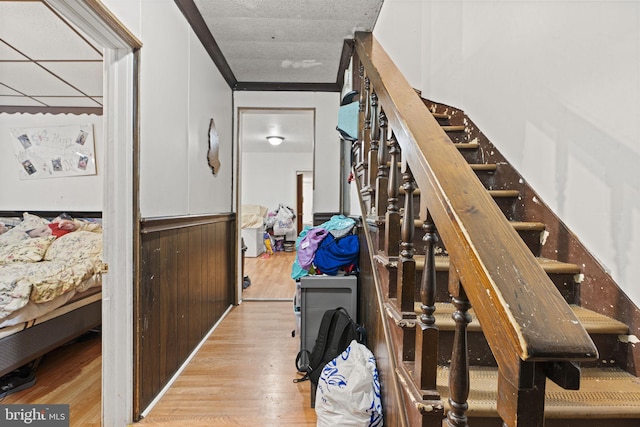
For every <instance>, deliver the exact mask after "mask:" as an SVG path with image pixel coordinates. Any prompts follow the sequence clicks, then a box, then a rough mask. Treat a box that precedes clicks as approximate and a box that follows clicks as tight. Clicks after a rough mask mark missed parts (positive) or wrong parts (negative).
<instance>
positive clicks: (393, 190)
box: [384, 134, 400, 258]
mask: <svg viewBox="0 0 640 427" xmlns="http://www.w3.org/2000/svg"><path fill="white" fill-rule="evenodd" d="M389 156H390V163H391V167H390V168H389V186H388V187H387V193H388V195H389V198H388V199H387V201H388V205H387V212H386V214H385V222H386V226H385V229H384V232H385V239H384V245H385V247H384V251H385V252H386V254H387V257H389V258H393V257H397V256H398V254H399V251H400V209H399V208H398V193H399V188H400V187H399V183H398V168H397V166H396V165H397V164H398V159H399V157H400V146H399V145H398V141H396V137H395V135H393V134H392V135H391V140H390V141H389Z"/></svg>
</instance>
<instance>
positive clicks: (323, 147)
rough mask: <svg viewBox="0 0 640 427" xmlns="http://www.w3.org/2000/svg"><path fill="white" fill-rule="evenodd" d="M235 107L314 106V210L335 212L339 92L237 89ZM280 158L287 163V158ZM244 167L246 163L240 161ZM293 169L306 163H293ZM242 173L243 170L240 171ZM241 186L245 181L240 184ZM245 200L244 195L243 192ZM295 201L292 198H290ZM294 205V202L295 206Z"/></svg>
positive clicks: (337, 171) (299, 168) (337, 175)
mask: <svg viewBox="0 0 640 427" xmlns="http://www.w3.org/2000/svg"><path fill="white" fill-rule="evenodd" d="M234 100H235V101H234V104H235V108H236V109H239V108H250V107H255V108H314V109H315V110H316V116H315V117H316V129H315V155H314V173H315V176H314V181H315V183H314V185H315V189H314V192H313V210H314V212H337V211H338V209H339V206H340V188H339V183H340V139H339V138H338V133H337V131H336V124H337V122H338V107H339V106H340V93H338V92H335V93H320V92H236V93H235V94H234ZM281 162H283V163H287V162H289V160H288V159H287V158H285V159H282V160H281ZM242 168H243V169H244V168H245V166H244V165H242ZM293 168H294V169H297V170H302V169H306V168H307V167H306V166H302V165H300V166H298V165H293ZM242 176H243V177H244V176H246V174H243V175H242ZM243 188H244V185H243ZM242 199H243V200H244V196H242ZM293 200H294V201H295V198H294V199H293ZM292 207H295V203H294V206H292Z"/></svg>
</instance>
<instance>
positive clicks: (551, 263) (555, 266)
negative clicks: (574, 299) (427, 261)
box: [414, 255, 581, 274]
mask: <svg viewBox="0 0 640 427" xmlns="http://www.w3.org/2000/svg"><path fill="white" fill-rule="evenodd" d="M414 259H415V260H416V268H417V269H418V270H422V269H423V268H424V255H415V256H414ZM536 260H538V263H539V264H540V266H541V267H542V269H543V270H544V271H545V272H546V273H547V274H578V273H580V272H581V270H580V266H579V265H576V264H572V263H569V262H562V261H556V260H553V259H549V258H543V257H536ZM436 271H449V257H448V256H447V255H437V256H436Z"/></svg>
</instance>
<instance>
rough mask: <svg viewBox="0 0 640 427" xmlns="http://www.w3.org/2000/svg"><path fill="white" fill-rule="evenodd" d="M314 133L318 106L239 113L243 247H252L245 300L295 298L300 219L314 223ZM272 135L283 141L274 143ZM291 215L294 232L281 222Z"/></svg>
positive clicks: (248, 253) (246, 261) (245, 277)
mask: <svg viewBox="0 0 640 427" xmlns="http://www.w3.org/2000/svg"><path fill="white" fill-rule="evenodd" d="M314 135H315V109H312V108H241V109H239V111H238V146H239V171H240V172H239V200H240V203H239V209H238V210H239V213H238V215H239V217H240V218H241V220H240V221H239V222H240V228H241V230H240V239H241V242H240V243H241V244H244V247H245V248H246V249H245V250H244V251H243V262H242V264H243V266H242V270H243V285H242V288H243V290H242V299H243V300H291V299H292V298H293V294H294V292H295V281H294V280H293V279H292V278H291V269H292V265H293V262H294V260H295V240H296V237H297V235H298V233H299V232H300V230H301V227H302V224H299V220H300V219H302V220H303V223H304V222H306V221H307V220H308V221H311V206H312V203H313V191H312V178H313V161H314V159H313V153H314V143H315V141H314ZM268 136H279V137H282V138H283V139H282V140H281V142H280V143H279V144H277V145H273V144H271V143H269V141H268V140H267V137H268ZM305 199H306V200H307V202H306V203H305V202H304V200H305ZM305 208H306V209H307V211H306V212H305V210H304V209H305ZM288 212H291V213H292V214H293V215H294V216H293V218H291V228H290V229H287V230H288V231H286V232H283V231H282V230H281V229H279V228H278V225H276V222H278V221H279V220H280V218H281V216H286V215H287V213H288ZM305 213H306V215H305ZM305 216H306V217H307V219H305ZM241 247H242V246H241Z"/></svg>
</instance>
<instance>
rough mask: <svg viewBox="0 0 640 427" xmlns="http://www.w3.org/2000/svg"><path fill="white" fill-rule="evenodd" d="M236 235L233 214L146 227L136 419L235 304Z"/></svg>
mask: <svg viewBox="0 0 640 427" xmlns="http://www.w3.org/2000/svg"><path fill="white" fill-rule="evenodd" d="M235 228H236V217H235V214H233V213H228V214H216V215H203V216H188V217H171V218H152V219H143V220H142V221H141V227H140V232H141V251H142V252H141V255H140V260H141V266H140V276H139V277H140V281H139V286H138V288H137V292H136V295H135V297H136V298H135V303H134V304H135V307H134V319H135V322H136V331H137V333H136V340H135V343H134V357H135V359H134V360H135V365H134V381H135V385H134V412H135V413H134V417H135V419H139V417H140V415H141V413H142V411H143V410H144V409H145V408H146V407H147V406H148V405H149V404H150V403H151V402H152V401H153V399H154V398H155V397H156V396H157V395H158V393H159V392H160V391H161V390H162V388H163V387H164V386H165V385H166V383H167V382H168V381H169V380H170V379H171V377H172V376H173V375H174V374H175V373H176V372H177V370H178V369H179V368H180V366H181V365H182V364H183V362H184V361H185V360H186V359H187V357H188V356H189V355H190V354H191V353H192V351H193V350H194V349H195V348H196V346H197V345H198V344H199V343H200V341H201V340H202V339H203V338H204V337H205V335H206V334H207V332H208V331H209V330H210V329H211V328H212V327H213V325H214V324H215V323H216V322H217V321H218V320H219V319H220V318H221V316H222V315H223V314H224V312H225V311H226V310H227V308H228V307H229V306H230V305H231V304H232V303H233V292H234V291H233V289H234V283H235V275H236V273H235V254H236V246H237V243H236V238H235Z"/></svg>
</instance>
